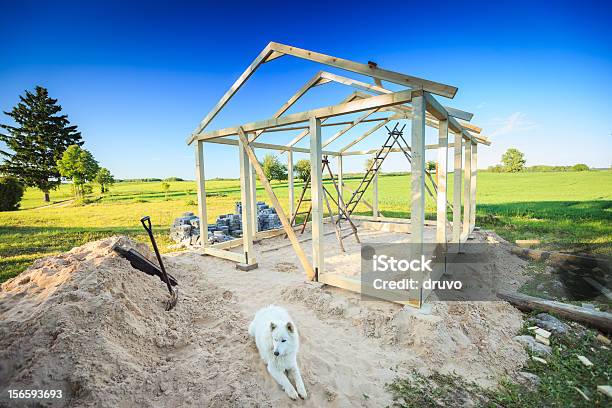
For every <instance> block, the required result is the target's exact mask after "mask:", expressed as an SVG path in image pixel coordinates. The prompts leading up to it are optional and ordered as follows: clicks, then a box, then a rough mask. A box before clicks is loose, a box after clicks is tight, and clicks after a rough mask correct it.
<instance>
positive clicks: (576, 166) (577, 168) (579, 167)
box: [572, 163, 589, 171]
mask: <svg viewBox="0 0 612 408" xmlns="http://www.w3.org/2000/svg"><path fill="white" fill-rule="evenodd" d="M572 170H574V171H589V166H587V165H586V164H584V163H578V164H574V165H573V166H572Z"/></svg>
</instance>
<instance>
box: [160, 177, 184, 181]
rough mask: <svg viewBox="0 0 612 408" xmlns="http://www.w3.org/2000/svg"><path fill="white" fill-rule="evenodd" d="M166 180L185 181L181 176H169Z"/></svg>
mask: <svg viewBox="0 0 612 408" xmlns="http://www.w3.org/2000/svg"><path fill="white" fill-rule="evenodd" d="M164 181H185V180H183V179H182V178H180V177H168V178H166V179H164Z"/></svg>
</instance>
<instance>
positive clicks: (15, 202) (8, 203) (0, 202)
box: [0, 177, 24, 211]
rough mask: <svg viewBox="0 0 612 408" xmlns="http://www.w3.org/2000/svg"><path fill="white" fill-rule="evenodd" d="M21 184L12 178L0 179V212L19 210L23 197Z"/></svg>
mask: <svg viewBox="0 0 612 408" xmlns="http://www.w3.org/2000/svg"><path fill="white" fill-rule="evenodd" d="M23 191H24V188H23V184H21V183H20V182H19V180H17V179H16V178H14V177H0V211H14V210H17V209H19V202H20V201H21V197H23Z"/></svg>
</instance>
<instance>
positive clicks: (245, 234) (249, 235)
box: [238, 141, 256, 265]
mask: <svg viewBox="0 0 612 408" xmlns="http://www.w3.org/2000/svg"><path fill="white" fill-rule="evenodd" d="M239 143H240V145H239V148H238V155H239V157H240V199H241V200H240V201H241V203H242V206H241V207H242V242H243V244H242V248H243V253H244V259H243V260H242V263H244V264H245V265H252V264H255V263H256V260H255V251H253V235H254V231H253V213H252V212H251V211H252V209H253V208H252V205H253V204H252V200H253V196H252V194H251V187H252V185H251V169H250V168H249V156H248V155H247V154H246V151H245V144H244V143H243V142H242V141H239Z"/></svg>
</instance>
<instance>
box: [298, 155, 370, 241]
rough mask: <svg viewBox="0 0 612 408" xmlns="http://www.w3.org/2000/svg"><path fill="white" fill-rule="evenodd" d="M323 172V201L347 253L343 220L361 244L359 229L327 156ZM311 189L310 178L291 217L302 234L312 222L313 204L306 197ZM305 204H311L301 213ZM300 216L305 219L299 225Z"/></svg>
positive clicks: (337, 236)
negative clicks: (335, 214) (345, 202)
mask: <svg viewBox="0 0 612 408" xmlns="http://www.w3.org/2000/svg"><path fill="white" fill-rule="evenodd" d="M321 172H322V176H323V181H324V184H323V199H324V201H325V206H326V207H327V210H328V212H329V214H330V218H331V224H332V226H333V228H334V232H335V234H336V238H337V239H338V243H339V244H340V248H341V249H342V252H345V249H344V244H343V241H342V240H343V238H344V237H343V236H342V225H341V221H342V219H345V220H346V221H347V222H348V224H349V226H350V228H351V230H352V235H354V236H355V240H356V241H357V242H360V240H359V235H358V234H357V227H356V226H355V224H354V223H353V221H352V220H351V218H350V215H349V213H348V211H347V209H346V205H345V204H344V200H343V198H342V195H341V194H340V189H339V187H338V183H337V181H336V178H335V177H334V173H333V172H332V170H331V167H330V165H329V160H328V157H327V156H323V160H322V166H321ZM326 172H327V174H328V176H329V177H328V178H327V179H326V178H325V173H326ZM325 182H331V184H332V186H333V190H332V191H330V190H329V189H328V187H326V186H325ZM309 189H310V177H309V178H307V179H306V182H305V183H304V187H303V188H302V191H301V193H300V198H299V199H298V202H297V205H296V207H295V212H294V213H293V214H292V216H291V225H292V226H301V230H300V234H303V233H304V231H305V230H306V225H307V224H308V221H309V220H310V217H311V215H312V202H311V199H310V198H308V197H306V193H307V191H308V190H309ZM333 193H335V194H333ZM330 201H331V203H333V204H334V208H338V215H337V217H335V216H334V212H333V211H332V206H331V204H330ZM304 203H309V205H308V209H307V210H306V211H300V209H301V208H302V206H303V204H304ZM300 215H304V216H305V217H304V219H303V220H302V221H301V223H299V224H297V221H298V217H299V216H300Z"/></svg>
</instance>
